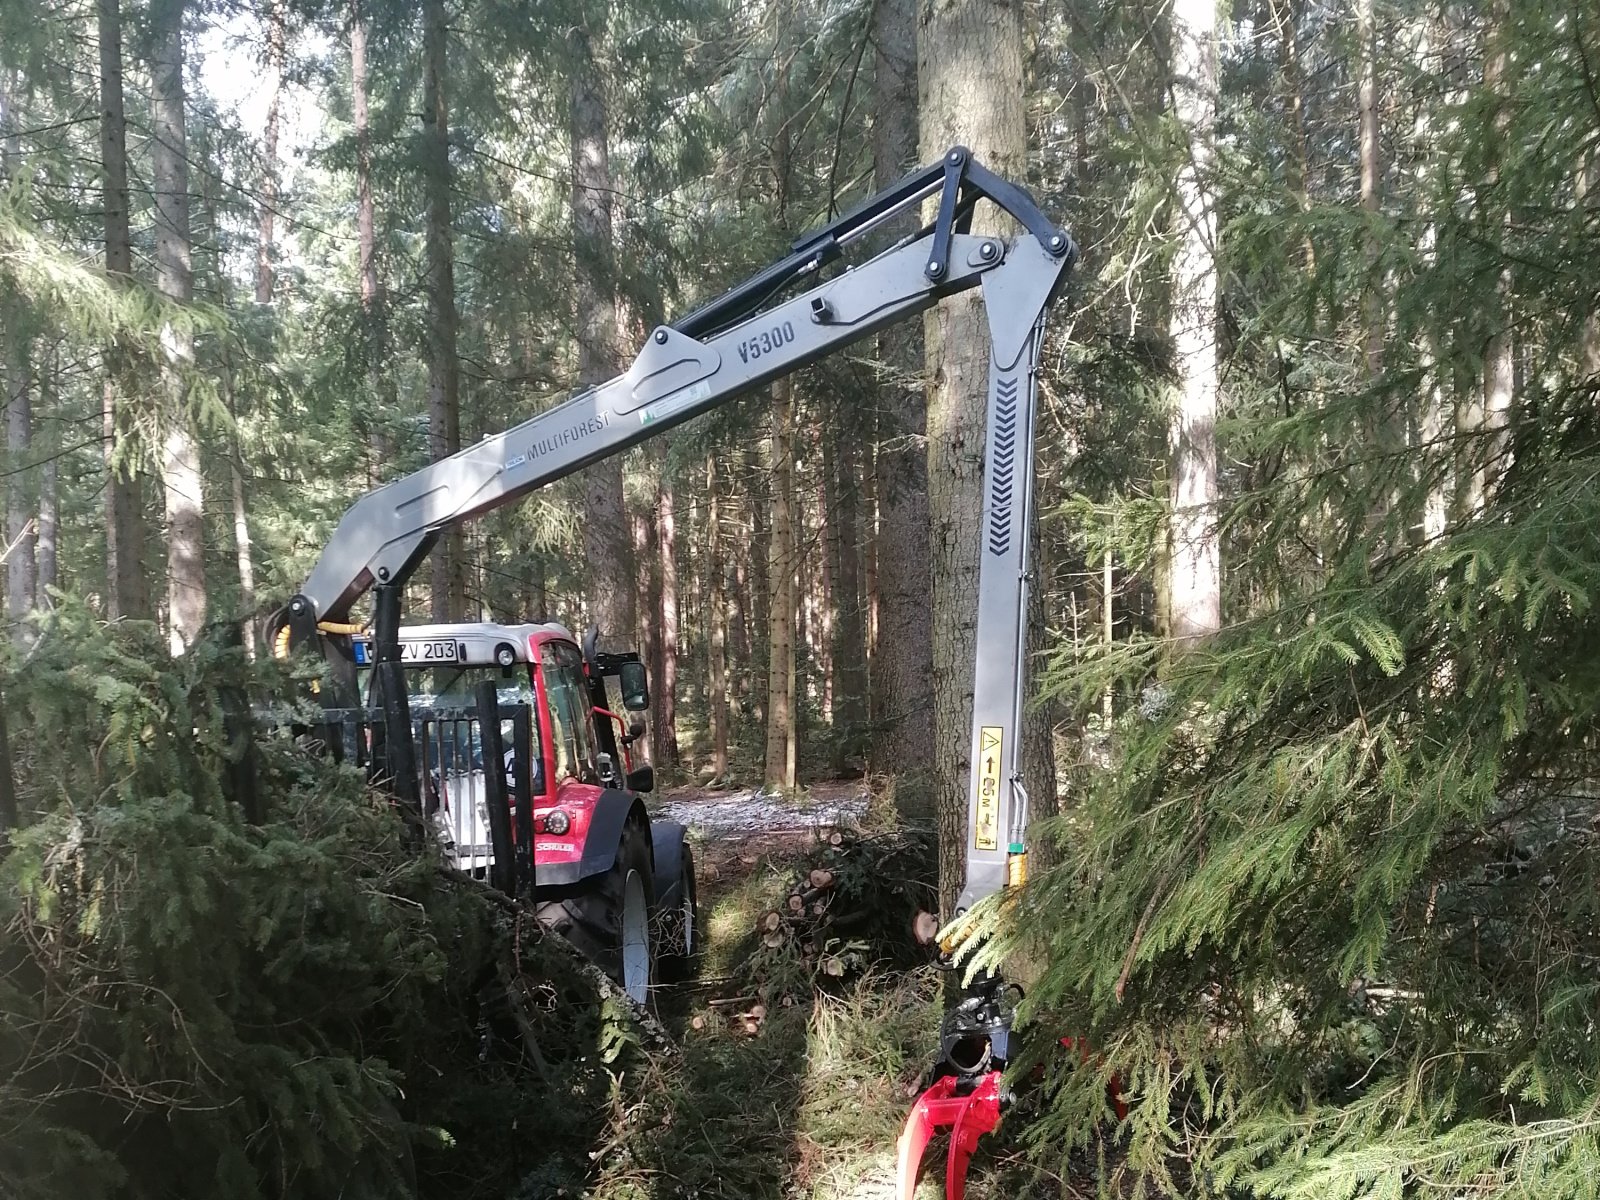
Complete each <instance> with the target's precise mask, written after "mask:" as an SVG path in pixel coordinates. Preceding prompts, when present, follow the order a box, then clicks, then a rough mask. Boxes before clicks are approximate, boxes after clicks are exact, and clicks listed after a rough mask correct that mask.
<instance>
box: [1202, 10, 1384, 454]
mask: <svg viewBox="0 0 1600 1200" xmlns="http://www.w3.org/2000/svg"><path fill="white" fill-rule="evenodd" d="M1356 42H1357V54H1358V55H1359V56H1360V80H1361V82H1360V86H1359V88H1358V89H1357V105H1358V107H1359V109H1360V129H1359V131H1358V133H1359V143H1360V149H1359V154H1360V159H1361V208H1362V211H1363V212H1365V213H1366V214H1367V218H1368V220H1369V221H1376V220H1377V218H1378V212H1379V209H1380V206H1381V203H1382V198H1381V195H1380V186H1381V180H1382V163H1381V162H1380V149H1381V147H1380V145H1379V140H1378V137H1379V134H1378V46H1377V30H1376V28H1375V26H1374V24H1373V20H1372V0H1356ZM1213 87H1215V80H1214V79H1213ZM1367 272H1368V277H1367V282H1366V286H1365V287H1363V288H1362V309H1363V319H1362V324H1363V325H1364V326H1365V334H1366V359H1367V375H1368V376H1369V377H1370V378H1371V379H1376V378H1377V377H1378V376H1379V374H1381V373H1382V371H1383V337H1384V325H1385V321H1384V316H1383V291H1382V288H1381V286H1380V285H1379V281H1378V262H1377V245H1376V241H1375V239H1374V237H1373V235H1372V234H1371V233H1370V232H1369V233H1368V235H1367ZM1391 423H1392V422H1391ZM1390 448H1391V449H1392V448H1393V447H1390Z"/></svg>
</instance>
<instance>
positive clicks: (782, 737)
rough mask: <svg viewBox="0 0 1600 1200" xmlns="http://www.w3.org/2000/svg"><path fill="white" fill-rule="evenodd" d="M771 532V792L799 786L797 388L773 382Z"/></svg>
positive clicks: (767, 779)
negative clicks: (796, 534)
mask: <svg viewBox="0 0 1600 1200" xmlns="http://www.w3.org/2000/svg"><path fill="white" fill-rule="evenodd" d="M771 480H772V533H771V541H770V544H769V547H768V558H767V592H768V596H769V598H770V600H769V609H768V617H767V619H768V623H769V626H770V636H769V639H768V647H769V649H768V658H767V753H766V769H765V775H764V782H765V784H766V786H767V787H768V788H778V789H783V790H790V789H792V788H793V787H794V786H795V750H796V747H795V703H794V702H795V671H794V660H795V607H796V595H795V576H796V571H795V553H794V384H793V381H792V380H789V379H779V380H777V381H775V382H774V383H773V384H772V458H771Z"/></svg>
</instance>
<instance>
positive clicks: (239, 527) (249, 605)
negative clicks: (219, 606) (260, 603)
mask: <svg viewBox="0 0 1600 1200" xmlns="http://www.w3.org/2000/svg"><path fill="white" fill-rule="evenodd" d="M235 453H238V450H237V446H236V447H235ZM228 473H229V475H231V476H232V479H233V553H234V561H235V562H237V563H238V565H239V608H240V610H241V611H242V612H243V613H244V616H243V618H242V619H241V621H240V625H241V628H240V633H241V634H242V635H243V637H244V648H245V653H246V654H248V655H249V656H250V657H251V658H255V656H256V621H255V612H256V568H255V561H254V558H253V557H252V554H251V547H250V514H249V510H248V509H246V507H245V502H244V475H243V473H241V472H240V470H239V464H238V463H237V462H233V463H229V464H228Z"/></svg>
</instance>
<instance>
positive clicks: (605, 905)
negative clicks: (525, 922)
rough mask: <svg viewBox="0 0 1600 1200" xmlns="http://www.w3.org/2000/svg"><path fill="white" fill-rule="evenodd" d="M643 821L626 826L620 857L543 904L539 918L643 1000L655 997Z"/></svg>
mask: <svg viewBox="0 0 1600 1200" xmlns="http://www.w3.org/2000/svg"><path fill="white" fill-rule="evenodd" d="M646 838H647V834H646V832H645V828H644V826H643V825H642V824H640V823H639V822H638V821H629V822H628V823H627V824H626V825H624V826H623V827H622V842H621V844H620V845H619V846H618V847H617V861H616V862H614V863H613V864H612V865H611V869H610V870H609V871H607V872H606V873H605V874H604V875H596V876H594V877H592V878H590V879H586V880H584V881H583V883H582V884H581V885H580V890H578V891H576V892H574V893H573V894H572V895H570V896H567V897H565V898H564V899H560V900H549V901H546V902H545V903H543V904H541V905H539V908H538V914H539V920H540V921H541V922H542V923H544V924H545V925H546V926H548V927H549V928H551V929H553V930H555V931H556V932H557V933H559V934H561V935H562V936H563V937H565V938H566V939H567V940H568V941H569V942H571V943H572V944H573V945H574V946H576V947H577V948H578V950H579V951H580V952H581V953H582V954H583V955H584V956H585V957H586V958H588V959H589V960H590V961H592V962H593V963H595V964H596V965H597V966H598V967H599V968H600V969H601V970H602V971H604V972H605V973H606V974H607V975H609V976H611V978H612V979H614V980H616V981H617V982H618V983H619V984H621V985H622V990H623V991H625V992H627V993H628V995H629V996H630V997H632V998H633V1000H634V1001H636V1002H637V1003H639V1004H644V1003H647V1002H648V1001H649V999H650V982H651V979H650V974H651V971H650V968H651V958H652V949H653V948H652V946H651V944H650V910H651V909H652V908H653V907H654V906H655V884H654V881H653V879H652V876H651V871H650V845H649V842H648V841H647V840H646Z"/></svg>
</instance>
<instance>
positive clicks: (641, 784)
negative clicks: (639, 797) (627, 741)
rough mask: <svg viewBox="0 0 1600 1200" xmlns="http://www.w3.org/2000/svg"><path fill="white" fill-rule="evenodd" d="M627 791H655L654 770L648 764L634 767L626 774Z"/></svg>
mask: <svg viewBox="0 0 1600 1200" xmlns="http://www.w3.org/2000/svg"><path fill="white" fill-rule="evenodd" d="M628 790H629V791H630V792H653V791H655V790H656V769H655V768H654V767H652V766H651V765H650V764H649V763H645V765H644V766H642V767H635V768H634V769H633V770H631V771H629V772H628Z"/></svg>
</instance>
